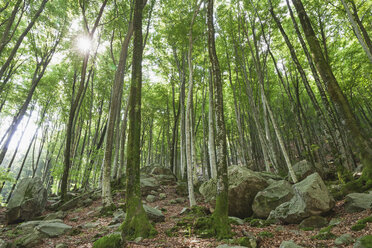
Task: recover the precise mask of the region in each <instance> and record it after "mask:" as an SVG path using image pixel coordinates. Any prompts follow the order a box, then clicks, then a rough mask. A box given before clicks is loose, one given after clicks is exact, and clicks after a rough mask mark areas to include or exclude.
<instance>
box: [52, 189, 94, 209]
mask: <svg viewBox="0 0 372 248" xmlns="http://www.w3.org/2000/svg"><path fill="white" fill-rule="evenodd" d="M92 194H93V192H92V191H90V192H86V193H83V194H80V195H76V194H73V195H75V197H73V198H72V199H71V200H69V201H67V202H65V203H64V204H62V205H61V206H60V207H59V209H60V210H63V211H67V210H70V209H73V208H77V207H82V206H89V205H90V204H92V203H93V200H92V199H90V198H89V197H90V196H91V195H92Z"/></svg>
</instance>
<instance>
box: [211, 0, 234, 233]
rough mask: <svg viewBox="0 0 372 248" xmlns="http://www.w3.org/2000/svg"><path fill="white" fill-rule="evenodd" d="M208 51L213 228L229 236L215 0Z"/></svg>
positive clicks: (224, 131)
mask: <svg viewBox="0 0 372 248" xmlns="http://www.w3.org/2000/svg"><path fill="white" fill-rule="evenodd" d="M207 11H208V12H207V14H208V15H207V16H208V21H207V23H208V52H209V60H210V62H211V67H212V82H213V85H214V92H213V93H214V107H215V112H216V136H215V138H216V144H217V149H216V150H217V152H216V155H217V156H216V157H217V196H216V209H215V210H214V212H213V214H212V221H213V227H212V228H213V229H214V230H215V232H216V236H217V237H218V238H226V237H229V236H230V235H231V234H230V226H229V224H228V223H229V222H228V206H229V201H228V199H229V198H228V189H229V181H228V175H227V161H226V155H227V144H226V128H225V119H224V110H223V109H224V108H223V92H222V79H221V71H220V65H219V62H218V57H217V53H216V45H215V38H214V36H215V31H214V24H213V0H209V1H208V10H207Z"/></svg>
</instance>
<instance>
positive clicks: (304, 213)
mask: <svg viewBox="0 0 372 248" xmlns="http://www.w3.org/2000/svg"><path fill="white" fill-rule="evenodd" d="M293 189H294V191H295V195H294V196H293V198H292V199H291V200H290V201H289V202H285V203H283V204H281V205H279V206H278V207H277V208H276V209H275V210H273V211H271V213H270V216H269V219H277V220H280V221H283V222H285V223H299V222H301V221H302V220H303V219H305V218H307V217H310V216H312V215H320V214H322V213H326V212H328V211H329V210H330V209H332V208H333V206H334V205H335V201H334V199H333V198H332V196H331V195H330V194H329V192H328V190H327V187H326V186H325V184H324V182H323V180H322V179H321V177H320V176H319V174H318V173H313V174H311V175H310V176H308V177H307V178H306V179H304V180H303V181H301V182H299V183H296V184H295V185H293Z"/></svg>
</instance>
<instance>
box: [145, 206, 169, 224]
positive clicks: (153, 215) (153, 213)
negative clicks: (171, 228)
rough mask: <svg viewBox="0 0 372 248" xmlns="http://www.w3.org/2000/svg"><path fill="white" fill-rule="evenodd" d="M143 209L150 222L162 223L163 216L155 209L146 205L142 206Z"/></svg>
mask: <svg viewBox="0 0 372 248" xmlns="http://www.w3.org/2000/svg"><path fill="white" fill-rule="evenodd" d="M143 208H144V209H145V212H146V213H147V217H149V219H150V220H152V221H154V222H164V221H165V216H164V215H163V213H162V212H161V211H160V210H159V209H156V208H152V207H150V206H148V205H146V204H144V205H143Z"/></svg>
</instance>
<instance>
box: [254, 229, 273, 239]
mask: <svg viewBox="0 0 372 248" xmlns="http://www.w3.org/2000/svg"><path fill="white" fill-rule="evenodd" d="M258 236H260V237H261V238H272V237H274V234H273V233H271V232H268V231H262V232H260V233H259V234H258Z"/></svg>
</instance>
